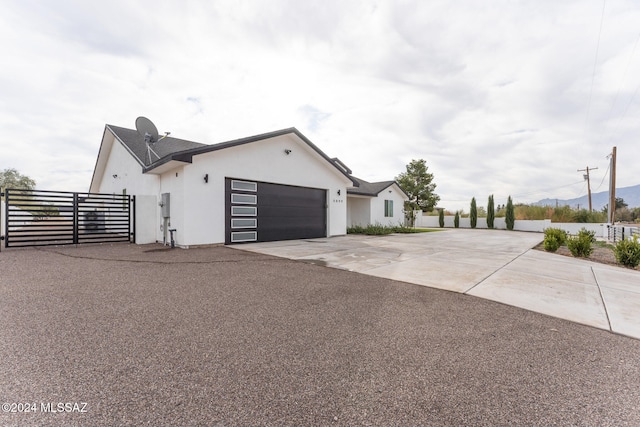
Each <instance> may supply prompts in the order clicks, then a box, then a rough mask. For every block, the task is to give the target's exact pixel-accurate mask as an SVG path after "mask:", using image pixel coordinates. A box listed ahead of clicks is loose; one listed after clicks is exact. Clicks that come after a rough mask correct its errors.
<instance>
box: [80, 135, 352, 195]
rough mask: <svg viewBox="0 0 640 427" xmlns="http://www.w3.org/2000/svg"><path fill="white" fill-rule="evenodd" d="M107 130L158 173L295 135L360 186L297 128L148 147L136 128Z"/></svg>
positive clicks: (172, 140)
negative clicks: (202, 157) (211, 155)
mask: <svg viewBox="0 0 640 427" xmlns="http://www.w3.org/2000/svg"><path fill="white" fill-rule="evenodd" d="M107 129H108V130H109V131H110V133H111V134H113V136H114V138H115V139H116V140H118V141H119V142H120V143H122V145H123V146H124V147H125V148H126V149H127V151H128V152H129V153H130V154H131V155H132V156H133V157H134V158H135V159H136V161H137V162H138V163H139V164H140V165H141V166H142V172H143V173H156V174H157V173H162V172H164V171H166V170H169V169H171V168H173V167H175V166H177V165H179V164H185V163H191V162H192V159H193V156H197V155H199V154H204V153H209V152H212V151H217V150H224V149H226V148H231V147H236V146H239V145H243V144H249V143H253V142H257V141H262V140H266V139H269V138H274V137H278V136H282V135H288V134H293V135H295V136H297V137H298V138H299V139H300V140H301V141H302V142H303V143H305V144H307V145H308V146H309V147H310V148H311V149H312V150H313V151H315V152H316V153H317V154H318V155H320V157H322V158H323V159H324V160H326V161H327V162H328V163H329V165H331V167H332V168H334V169H335V170H337V171H338V172H339V173H340V174H342V175H343V176H345V177H346V178H348V179H349V180H350V181H351V182H352V184H353V185H354V186H356V187H357V186H358V185H359V183H358V181H356V180H355V179H354V178H353V177H352V176H351V170H350V169H349V168H348V167H346V166H345V165H344V164H343V163H342V162H340V161H339V160H338V159H331V158H329V157H328V156H327V155H326V154H325V153H324V152H323V151H322V150H320V149H319V148H318V147H317V146H316V145H315V144H314V143H312V142H311V141H310V140H309V139H307V137H306V136H304V135H303V134H302V133H301V132H300V131H299V130H298V129H296V128H294V127H292V128H287V129H282V130H278V131H274V132H268V133H264V134H260V135H254V136H249V137H246V138H240V139H235V140H231V141H226V142H221V143H218V144H211V145H207V144H202V143H199V142H193V141H188V140H184V139H178V138H173V137H168V136H167V137H163V138H160V140H158V141H157V142H155V143H153V144H150V146H149V147H148V146H147V143H146V142H145V140H144V136H142V135H140V134H139V133H138V132H137V131H136V130H133V129H127V128H122V127H119V126H114V125H106V127H105V134H106V132H107ZM104 141H105V137H104V136H103V143H104ZM101 152H102V147H101ZM98 157H100V153H99V154H98ZM97 164H98V162H97ZM97 169H98V168H97V167H96V169H94V178H93V179H92V183H93V181H94V180H95V175H96V172H97Z"/></svg>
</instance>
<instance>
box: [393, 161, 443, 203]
mask: <svg viewBox="0 0 640 427" xmlns="http://www.w3.org/2000/svg"><path fill="white" fill-rule="evenodd" d="M428 169H429V168H428V167H427V162H426V161H425V160H423V159H419V160H411V162H410V163H409V164H408V165H407V171H406V172H403V173H401V174H400V175H398V176H397V177H396V181H397V182H398V184H399V185H400V187H401V188H402V189H403V190H404V191H405V193H407V195H408V196H409V202H408V203H407V206H405V210H418V209H420V210H422V211H423V212H428V211H431V210H433V208H434V207H435V205H436V204H437V203H438V201H440V196H438V195H437V194H435V193H434V190H435V189H436V184H435V182H433V174H432V173H429V172H428Z"/></svg>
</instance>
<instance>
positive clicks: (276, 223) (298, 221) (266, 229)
mask: <svg viewBox="0 0 640 427" xmlns="http://www.w3.org/2000/svg"><path fill="white" fill-rule="evenodd" d="M246 181H248V180H246ZM229 182H230V179H229V178H228V179H227V206H226V208H227V227H226V229H227V237H226V242H227V243H232V242H235V241H239V240H238V238H237V236H240V235H239V234H237V232H238V231H241V230H240V229H239V228H238V227H239V226H241V225H247V226H248V225H250V223H249V222H248V221H240V220H239V218H240V217H241V214H242V215H244V218H247V216H249V215H248V214H249V213H250V212H248V211H247V210H246V209H243V208H242V206H241V203H244V202H246V201H245V199H244V197H242V196H236V197H235V198H234V197H232V196H231V195H232V194H234V193H236V194H243V193H244V194H247V195H249V194H254V195H256V196H257V197H256V204H255V206H256V208H257V209H256V211H255V218H256V225H257V226H256V228H255V232H256V234H255V240H254V241H256V240H257V241H259V242H268V241H276V240H291V239H307V238H316V237H325V236H326V235H327V231H326V230H327V208H326V190H321V189H317V188H306V187H295V186H288V185H281V184H271V183H263V182H258V183H257V191H256V192H248V191H247V192H244V191H242V189H238V190H231V187H230V184H229ZM244 206H246V205H244ZM229 224H233V225H234V226H235V227H233V228H232V227H230V226H229ZM232 232H236V234H234V237H231V234H230V233H232ZM243 236H244V235H243ZM247 239H248V238H247ZM247 241H249V240H247Z"/></svg>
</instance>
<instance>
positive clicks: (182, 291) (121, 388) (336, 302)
mask: <svg viewBox="0 0 640 427" xmlns="http://www.w3.org/2000/svg"><path fill="white" fill-rule="evenodd" d="M0 272H1V274H0V340H1V342H2V345H1V346H0V402H2V403H3V404H4V403H12V402H15V403H35V404H36V407H37V411H36V412H35V413H34V412H31V413H4V412H3V413H1V414H0V425H6V426H14V425H15V426H40V425H42V426H49V425H65V426H80V425H92V426H103V425H104V426H119V425H122V426H140V425H149V426H161V425H194V426H195V425H202V426H247V425H264V426H282V425H284V426H329V425H336V426H352V425H364V426H396V425H399V426H405V425H426V426H461V425H465V426H467V425H468V426H503V425H504V426H506V425H527V426H552V425H557V426H569V425H576V426H638V425H640V359H639V358H638V354H640V341H638V340H633V339H630V338H626V337H622V336H618V335H615V334H611V333H609V332H606V331H602V330H599V329H594V328H590V327H586V326H581V325H577V324H573V323H570V322H567V321H563V320H560V319H555V318H551V317H547V316H544V315H541V314H537V313H532V312H528V311H525V310H521V309H518V308H515V307H509V306H506V305H501V304H498V303H494V302H491V301H486V300H482V299H478V298H475V297H472V296H466V295H461V294H457V293H452V292H446V291H441V290H437V289H431V288H426V287H421V286H415V285H409V284H406V283H399V282H394V281H391V280H386V279H381V278H375V277H370V276H364V275H360V274H357V273H351V272H347V271H341V270H336V269H331V268H326V267H322V266H318V265H311V264H307V263H303V262H299V261H292V260H286V259H281V258H274V257H269V256H265V255H258V254H253V253H246V252H242V251H239V250H236V249H233V248H228V247H211V248H199V249H189V250H181V249H175V250H172V251H168V250H163V249H161V247H159V246H156V245H151V246H135V245H126V244H123V245H96V246H85V247H79V248H74V247H63V248H48V249H43V250H37V249H21V250H18V249H16V250H7V251H3V252H2V253H0ZM47 402H49V403H50V404H51V407H52V408H53V409H56V408H58V406H57V405H58V403H70V404H73V403H78V404H79V405H78V407H77V409H78V410H81V409H84V410H86V412H84V413H78V412H62V413H61V412H60V411H58V412H57V413H51V412H49V413H43V412H42V409H43V407H42V406H41V404H44V405H43V406H44V408H45V409H46V408H47ZM82 403H86V404H87V405H86V407H84V408H83V407H82V405H81V404H82ZM62 407H63V408H64V405H62ZM68 408H71V409H74V408H73V405H70V406H68ZM4 409H5V406H4V405H3V410H4Z"/></svg>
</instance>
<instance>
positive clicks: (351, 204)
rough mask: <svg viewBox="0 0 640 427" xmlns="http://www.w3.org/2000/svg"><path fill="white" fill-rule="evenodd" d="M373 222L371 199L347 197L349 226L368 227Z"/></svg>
mask: <svg viewBox="0 0 640 427" xmlns="http://www.w3.org/2000/svg"><path fill="white" fill-rule="evenodd" d="M370 222H371V197H357V196H348V197H347V224H348V226H349V227H353V226H356V225H359V226H362V227H366V226H367V225H369V223H370Z"/></svg>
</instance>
